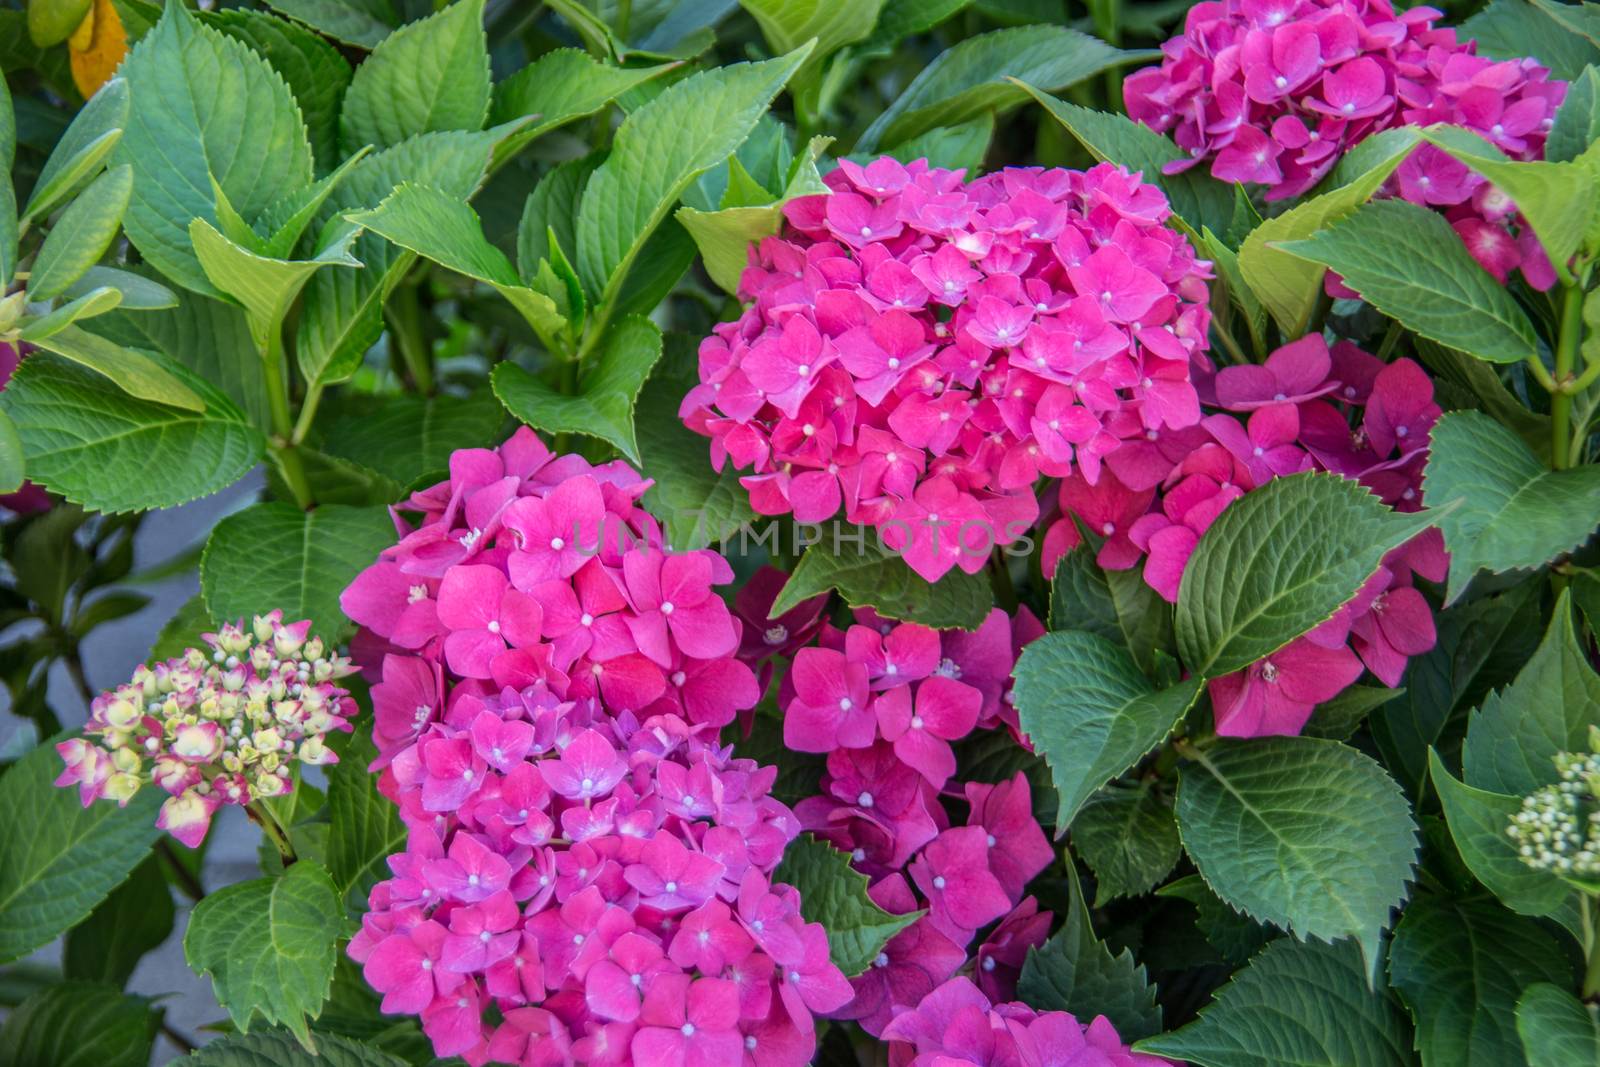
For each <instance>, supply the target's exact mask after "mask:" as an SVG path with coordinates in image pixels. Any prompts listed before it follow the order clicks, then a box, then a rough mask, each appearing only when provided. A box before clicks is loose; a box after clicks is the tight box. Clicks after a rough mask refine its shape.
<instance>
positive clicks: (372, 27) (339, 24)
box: [265, 0, 400, 48]
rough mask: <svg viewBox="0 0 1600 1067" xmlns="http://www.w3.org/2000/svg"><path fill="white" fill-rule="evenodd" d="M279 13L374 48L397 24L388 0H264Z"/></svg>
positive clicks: (345, 40)
mask: <svg viewBox="0 0 1600 1067" xmlns="http://www.w3.org/2000/svg"><path fill="white" fill-rule="evenodd" d="M265 3H266V5H267V6H268V7H270V8H272V9H273V10H274V11H277V12H278V13H280V14H283V15H288V16H289V17H290V18H292V19H294V20H296V21H297V22H303V23H305V24H306V25H307V26H310V27H311V28H312V29H314V30H316V31H317V32H318V33H325V34H327V35H328V36H329V37H332V38H334V39H335V40H338V41H343V42H344V43H345V44H348V45H354V46H355V47H357V48H376V47H378V45H379V44H381V43H382V42H383V39H384V38H385V37H388V36H389V35H390V34H391V33H393V32H394V31H395V29H396V28H397V27H399V25H400V17H399V16H398V15H396V14H395V12H394V7H393V6H392V5H391V3H390V0H265Z"/></svg>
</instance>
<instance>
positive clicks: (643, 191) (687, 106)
mask: <svg viewBox="0 0 1600 1067" xmlns="http://www.w3.org/2000/svg"><path fill="white" fill-rule="evenodd" d="M809 54H810V48H809V47H806V48H801V49H799V50H797V51H795V52H792V53H790V54H788V55H785V56H780V57H779V58H777V59H769V60H767V61H765V62H761V63H736V64H734V65H732V66H727V67H718V68H716V69H715V70H707V71H702V72H700V73H698V74H695V75H693V76H691V77H689V78H685V79H684V80H683V81H680V82H678V83H676V84H674V85H672V86H669V87H668V88H667V89H666V90H665V91H664V92H662V93H661V95H660V96H657V97H656V98H655V99H654V100H651V101H650V102H649V103H647V104H645V105H644V106H642V107H640V108H639V109H638V110H637V111H634V112H633V113H632V114H630V115H629V116H628V118H627V119H626V120H625V121H624V122H623V124H622V126H621V128H620V129H618V130H617V133H616V137H615V138H614V140H613V141H612V146H611V154H610V155H609V156H608V157H607V158H606V161H605V162H604V163H602V164H601V165H600V166H599V167H598V168H597V169H596V170H595V172H594V174H593V175H592V176H591V177H590V179H589V184H588V187H587V189H586V190H585V192H584V196H583V203H582V205H581V207H580V208H579V209H578V226H577V267H578V274H579V276H580V277H582V279H583V281H584V285H585V286H586V287H587V288H588V290H589V292H591V293H598V294H601V302H602V303H609V302H610V301H611V300H613V299H615V297H616V296H617V294H618V292H619V291H620V290H621V288H622V285H623V282H624V281H626V279H627V274H628V268H629V267H630V266H631V265H632V264H633V261H634V259H635V258H636V257H637V256H638V255H639V252H640V250H641V249H642V248H643V247H644V245H645V242H646V241H647V240H648V239H649V237H650V235H651V234H652V233H654V232H655V229H656V227H657V226H659V225H660V224H661V221H662V220H663V219H665V218H666V216H667V213H668V212H670V211H671V210H672V207H673V205H674V204H675V203H676V202H677V200H678V197H679V196H681V195H682V194H683V191H684V190H685V189H686V188H688V186H689V183H690V182H692V181H694V179H695V178H696V177H697V176H698V175H699V174H700V173H701V172H702V171H705V170H708V169H710V168H711V167H714V166H716V165H717V164H718V163H720V162H722V161H723V160H724V159H726V158H727V157H728V155H729V153H731V152H732V151H733V150H734V149H735V148H737V147H738V146H739V143H740V142H741V141H743V140H744V139H745V137H746V136H748V135H749V133H750V131H751V130H752V129H754V128H755V124H756V120H757V119H759V118H760V117H761V115H762V114H763V113H764V112H765V111H766V110H767V107H768V105H769V104H771V103H772V98H773V97H774V96H776V95H777V94H778V90H780V89H782V88H783V86H784V84H785V83H786V82H787V81H788V80H789V77H790V76H791V75H792V74H793V73H794V72H795V70H797V69H798V68H799V66H800V64H801V63H803V62H804V61H805V59H806V56H808V55H809Z"/></svg>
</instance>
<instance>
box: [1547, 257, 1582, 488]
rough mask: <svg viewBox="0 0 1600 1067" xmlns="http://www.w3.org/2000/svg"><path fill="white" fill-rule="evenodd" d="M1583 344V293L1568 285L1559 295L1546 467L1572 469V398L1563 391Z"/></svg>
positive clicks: (1565, 390)
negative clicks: (1559, 319) (1559, 322)
mask: <svg viewBox="0 0 1600 1067" xmlns="http://www.w3.org/2000/svg"><path fill="white" fill-rule="evenodd" d="M1582 340H1583V290H1582V289H1580V288H1578V287H1577V286H1576V285H1569V286H1567V287H1566V288H1565V289H1563V290H1562V292H1561V332H1560V334H1559V335H1557V337H1556V372H1555V383H1556V388H1555V390H1554V391H1553V392H1552V393H1551V394H1550V466H1552V467H1553V468H1555V469H1556V470H1565V469H1566V468H1567V467H1569V466H1571V465H1572V394H1571V393H1569V392H1568V391H1567V388H1566V387H1567V384H1568V379H1570V378H1571V377H1572V365H1573V363H1574V361H1575V358H1576V356H1577V354H1578V344H1579V342H1580V341H1582Z"/></svg>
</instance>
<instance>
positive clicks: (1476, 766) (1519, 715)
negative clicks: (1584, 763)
mask: <svg viewBox="0 0 1600 1067" xmlns="http://www.w3.org/2000/svg"><path fill="white" fill-rule="evenodd" d="M1594 726H1600V675H1597V674H1595V671H1594V668H1593V667H1591V666H1590V665H1589V653H1588V649H1587V646H1586V644H1585V643H1584V642H1582V641H1580V640H1579V637H1578V634H1577V632H1576V630H1575V629H1574V628H1573V625H1572V606H1571V595H1570V594H1569V593H1563V594H1562V595H1561V597H1560V598H1559V599H1558V600H1557V601H1556V609H1555V614H1554V615H1553V616H1551V619H1550V628H1549V629H1548V630H1546V631H1545V635H1544V640H1543V641H1541V642H1540V643H1539V648H1538V650H1537V651H1535V652H1534V654H1533V657H1532V658H1531V659H1529V660H1528V662H1527V665H1526V666H1524V667H1523V668H1522V671H1521V673H1519V674H1518V675H1517V678H1516V681H1514V682H1512V683H1511V684H1510V685H1509V686H1507V687H1506V688H1504V689H1502V690H1500V691H1498V692H1494V693H1490V694H1489V695H1488V696H1487V697H1485V698H1484V701H1483V706H1482V707H1481V708H1479V709H1478V710H1477V711H1474V712H1473V713H1472V717H1471V719H1470V720H1469V722H1468V724H1467V742H1466V746H1465V747H1464V748H1463V750H1462V755H1463V763H1464V771H1465V775H1466V779H1467V781H1468V782H1469V783H1471V784H1472V785H1473V786H1475V787H1477V788H1479V789H1488V790H1492V791H1494V792H1497V793H1505V794H1509V795H1511V796H1523V795H1525V794H1528V793H1532V792H1533V791H1534V790H1536V789H1538V788H1539V787H1541V786H1545V785H1550V784H1553V783H1554V782H1556V781H1557V780H1558V778H1559V775H1558V774H1557V771H1556V767H1555V763H1554V762H1553V761H1554V758H1555V756H1556V754H1557V753H1560V752H1585V751H1588V748H1589V730H1590V728H1591V727H1594Z"/></svg>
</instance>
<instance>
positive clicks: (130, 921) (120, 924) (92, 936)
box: [61, 854, 175, 1067]
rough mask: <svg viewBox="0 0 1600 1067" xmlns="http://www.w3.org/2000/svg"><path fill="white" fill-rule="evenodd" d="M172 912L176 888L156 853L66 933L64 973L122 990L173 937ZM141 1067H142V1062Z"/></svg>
mask: <svg viewBox="0 0 1600 1067" xmlns="http://www.w3.org/2000/svg"><path fill="white" fill-rule="evenodd" d="M174 914H175V909H174V908H173V906H172V889H171V888H170V887H169V886H168V885H167V878H166V875H164V874H162V873H161V861H160V859H158V858H157V857H156V856H155V855H154V854H152V855H151V856H149V857H148V858H147V859H146V860H145V861H144V862H143V863H141V864H139V866H137V867H135V868H134V869H133V874H132V875H131V876H130V877H129V878H128V880H127V881H126V882H123V883H122V884H121V885H120V886H118V887H117V888H116V889H114V890H113V891H112V893H111V895H110V896H109V897H107V898H106V899H105V900H103V901H101V902H100V906H99V907H98V908H95V909H94V911H93V913H91V914H90V916H89V917H88V918H87V919H85V920H84V921H83V922H81V923H79V924H78V925H77V926H74V927H73V928H72V929H71V930H69V931H67V939H66V944H65V946H64V947H63V950H62V956H61V970H62V973H64V974H65V975H66V976H67V977H68V978H75V979H79V980H82V981H85V982H104V983H105V984H107V985H109V986H112V987H114V988H116V989H121V988H122V987H123V986H124V985H126V984H127V981H128V977H129V976H130V975H132V974H133V969H134V967H136V966H138V964H139V960H140V958H141V957H143V956H144V954H145V953H146V952H149V951H150V950H151V949H154V948H155V947H157V946H158V945H160V944H161V943H162V942H163V941H165V940H166V939H167V935H169V934H171V933H172V920H173V917H174ZM139 1067H144V1061H143V1060H140V1061H139Z"/></svg>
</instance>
